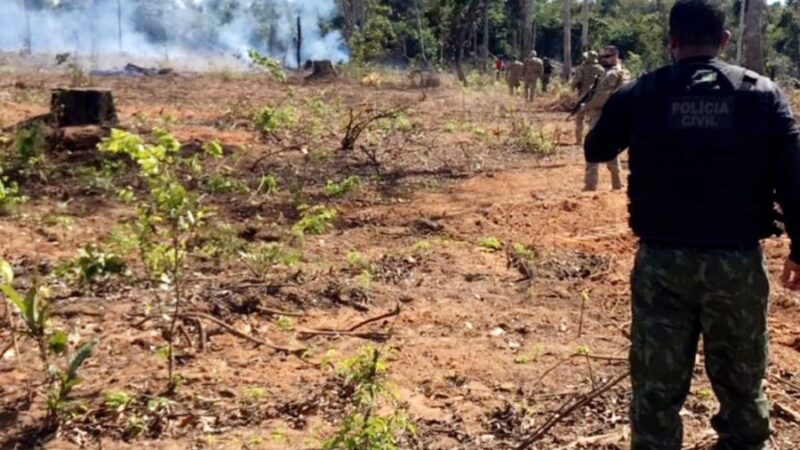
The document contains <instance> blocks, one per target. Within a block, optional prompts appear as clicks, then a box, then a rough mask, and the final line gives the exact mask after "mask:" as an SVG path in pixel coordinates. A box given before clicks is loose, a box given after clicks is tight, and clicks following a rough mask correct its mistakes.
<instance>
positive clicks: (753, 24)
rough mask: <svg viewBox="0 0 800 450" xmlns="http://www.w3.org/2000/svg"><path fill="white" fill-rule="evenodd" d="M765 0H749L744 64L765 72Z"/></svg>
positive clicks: (751, 68)
mask: <svg viewBox="0 0 800 450" xmlns="http://www.w3.org/2000/svg"><path fill="white" fill-rule="evenodd" d="M765 8H766V4H765V2H764V0H748V2H747V12H746V14H745V27H744V66H745V67H747V68H748V69H750V70H753V71H756V72H758V73H760V74H764V73H765V70H764V69H765V66H764V34H763V16H764V9H765Z"/></svg>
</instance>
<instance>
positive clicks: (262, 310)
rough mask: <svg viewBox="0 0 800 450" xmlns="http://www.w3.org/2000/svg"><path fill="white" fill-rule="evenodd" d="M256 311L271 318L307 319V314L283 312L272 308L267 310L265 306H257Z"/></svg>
mask: <svg viewBox="0 0 800 450" xmlns="http://www.w3.org/2000/svg"><path fill="white" fill-rule="evenodd" d="M256 311H258V312H260V313H264V314H269V315H271V316H286V317H305V315H306V314H305V313H296V312H289V311H281V310H278V309H272V308H265V307H263V306H256Z"/></svg>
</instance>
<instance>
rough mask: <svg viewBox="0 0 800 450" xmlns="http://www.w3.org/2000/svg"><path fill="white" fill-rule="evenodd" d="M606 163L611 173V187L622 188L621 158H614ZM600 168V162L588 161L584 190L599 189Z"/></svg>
mask: <svg viewBox="0 0 800 450" xmlns="http://www.w3.org/2000/svg"><path fill="white" fill-rule="evenodd" d="M605 164H606V167H608V171H609V172H610V173H611V187H612V188H613V189H622V176H621V175H620V168H619V159H617V158H614V159H613V160H611V161H609V162H607V163H605ZM599 169H600V164H598V163H586V175H585V179H584V182H585V184H584V187H583V189H584V190H586V191H595V190H597V181H598V178H599V176H600V174H599V173H598V172H599Z"/></svg>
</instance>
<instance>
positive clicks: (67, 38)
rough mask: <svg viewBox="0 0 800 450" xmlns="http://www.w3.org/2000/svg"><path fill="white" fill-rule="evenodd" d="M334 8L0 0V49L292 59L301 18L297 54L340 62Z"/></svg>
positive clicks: (320, 2) (244, 2) (286, 0)
mask: <svg viewBox="0 0 800 450" xmlns="http://www.w3.org/2000/svg"><path fill="white" fill-rule="evenodd" d="M26 5H27V7H26ZM337 15H338V11H337V7H336V3H335V1H334V0H0V50H3V51H24V50H26V49H28V48H30V49H31V50H32V52H33V53H67V52H70V53H75V54H78V55H82V56H84V57H86V55H92V57H93V59H95V60H97V61H100V65H103V64H102V60H103V57H104V55H110V54H118V53H124V54H126V55H130V56H131V57H133V58H142V59H148V60H153V59H161V58H165V57H167V58H169V59H170V60H181V59H188V60H194V61H195V62H197V61H200V60H205V59H212V58H214V57H219V56H232V57H237V58H246V54H247V50H248V49H251V48H252V49H256V50H258V51H259V52H262V53H266V54H269V55H270V56H272V57H274V58H277V59H278V60H280V61H282V62H284V63H285V64H286V65H289V66H294V65H296V64H297V61H296V59H297V58H296V56H295V55H296V53H295V39H296V36H297V29H296V28H297V20H298V18H299V19H300V23H301V25H302V36H303V46H302V53H301V58H302V59H303V60H308V59H330V60H333V61H335V62H340V61H345V60H347V58H348V51H347V46H346V43H345V41H344V39H343V37H342V35H341V33H340V32H339V31H338V30H336V29H335V28H334V23H335V20H336V17H337ZM28 36H30V42H28Z"/></svg>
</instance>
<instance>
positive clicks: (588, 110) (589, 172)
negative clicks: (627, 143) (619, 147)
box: [579, 45, 625, 191]
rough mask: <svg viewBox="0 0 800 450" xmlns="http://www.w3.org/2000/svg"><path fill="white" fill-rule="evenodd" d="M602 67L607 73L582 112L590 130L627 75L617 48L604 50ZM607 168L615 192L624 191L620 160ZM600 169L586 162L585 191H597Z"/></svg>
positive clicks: (601, 78)
mask: <svg viewBox="0 0 800 450" xmlns="http://www.w3.org/2000/svg"><path fill="white" fill-rule="evenodd" d="M600 65H602V66H603V69H604V70H605V72H604V73H603V75H602V76H601V77H600V80H599V82H598V83H597V90H596V91H595V94H594V96H592V98H591V99H589V102H588V103H587V104H586V107H585V108H584V109H583V110H582V111H581V112H583V113H585V114H586V117H587V119H588V120H589V128H591V127H594V125H595V124H596V123H597V121H598V120H599V119H600V112H601V111H602V110H603V106H604V105H605V104H606V102H607V101H608V99H609V97H611V94H613V93H614V92H617V90H618V89H619V88H621V87H622V84H623V83H624V82H625V74H624V70H623V69H622V65H621V64H620V61H619V50H618V49H617V47H615V46H613V45H609V46H606V47H605V48H604V49H603V52H602V54H601V56H600ZM582 132H583V130H581V133H582ZM579 142H580V141H579ZM606 167H608V171H609V173H611V187H612V188H613V189H615V190H616V189H622V176H621V175H620V168H619V160H618V159H617V158H614V159H612V160H611V161H608V162H606ZM598 169H599V167H598V164H597V163H593V162H589V161H587V162H586V174H585V179H584V187H583V189H584V190H585V191H594V190H596V189H597V178H598Z"/></svg>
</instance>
